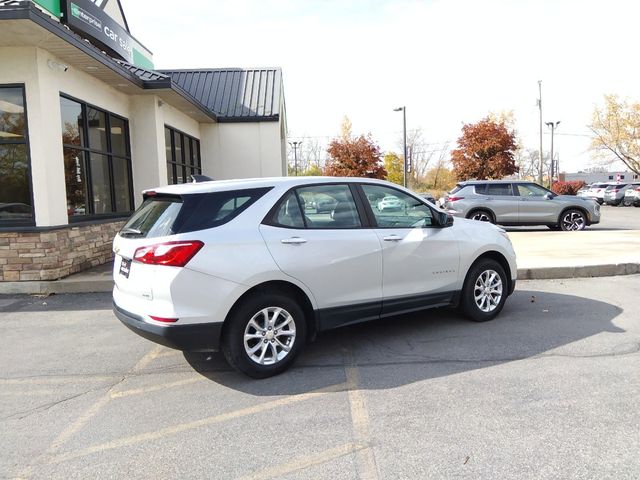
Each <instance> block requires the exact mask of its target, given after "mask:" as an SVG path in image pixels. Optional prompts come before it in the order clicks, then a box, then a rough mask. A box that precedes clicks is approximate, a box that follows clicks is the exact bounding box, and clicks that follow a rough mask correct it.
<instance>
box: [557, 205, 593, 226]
mask: <svg viewBox="0 0 640 480" xmlns="http://www.w3.org/2000/svg"><path fill="white" fill-rule="evenodd" d="M586 226H587V218H586V217H585V215H584V213H582V212H581V211H580V210H574V209H571V210H567V211H566V212H563V213H562V215H561V217H560V228H561V229H562V230H563V231H565V232H572V231H577V230H584V227H586Z"/></svg>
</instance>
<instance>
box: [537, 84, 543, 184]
mask: <svg viewBox="0 0 640 480" xmlns="http://www.w3.org/2000/svg"><path fill="white" fill-rule="evenodd" d="M538 93H539V97H538V109H539V110H540V172H538V184H540V185H542V166H543V165H544V162H543V157H542V80H538Z"/></svg>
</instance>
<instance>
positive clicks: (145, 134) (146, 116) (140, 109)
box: [129, 95, 168, 208]
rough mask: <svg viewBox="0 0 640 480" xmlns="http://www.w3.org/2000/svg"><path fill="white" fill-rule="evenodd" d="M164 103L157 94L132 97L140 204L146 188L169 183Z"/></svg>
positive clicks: (134, 164) (133, 147)
mask: <svg viewBox="0 0 640 480" xmlns="http://www.w3.org/2000/svg"><path fill="white" fill-rule="evenodd" d="M160 105H161V102H159V99H158V97H156V96H155V95H135V96H133V97H131V116H130V118H129V131H130V135H131V165H132V169H133V192H134V198H135V203H136V208H137V207H138V206H140V203H141V202H142V195H141V192H142V191H143V190H146V189H148V188H154V187H158V186H162V185H167V183H168V181H167V158H166V151H165V142H164V121H163V115H162V111H161V108H162V107H161V106H160Z"/></svg>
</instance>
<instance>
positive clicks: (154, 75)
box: [117, 60, 170, 82]
mask: <svg viewBox="0 0 640 480" xmlns="http://www.w3.org/2000/svg"><path fill="white" fill-rule="evenodd" d="M117 62H118V63H119V64H120V65H122V66H123V67H124V68H126V69H127V70H129V71H130V72H131V73H133V74H134V75H135V76H136V77H138V78H139V79H140V80H142V81H143V82H156V81H158V80H165V81H170V78H169V76H168V75H164V74H162V73H159V72H156V71H155V70H145V69H144V68H140V67H136V66H135V65H131V64H130V63H127V62H122V61H120V60H118V61H117Z"/></svg>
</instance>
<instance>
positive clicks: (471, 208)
mask: <svg viewBox="0 0 640 480" xmlns="http://www.w3.org/2000/svg"><path fill="white" fill-rule="evenodd" d="M444 208H445V210H447V212H448V213H451V214H452V215H455V216H457V217H464V218H471V219H473V220H481V221H485V222H491V223H498V224H500V225H510V226H511V225H546V226H548V227H549V228H551V229H552V230H567V231H569V230H582V229H583V228H584V227H585V226H587V225H592V224H594V223H599V222H600V206H599V205H598V204H597V203H596V202H595V201H594V200H591V199H586V198H582V197H576V196H573V195H556V194H555V193H553V192H552V191H550V190H547V189H546V188H544V187H541V186H540V185H538V184H536V183H533V182H525V181H513V180H474V181H468V182H459V183H458V184H457V185H456V186H455V188H454V189H453V190H451V192H449V195H447V196H446V197H445V205H444Z"/></svg>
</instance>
